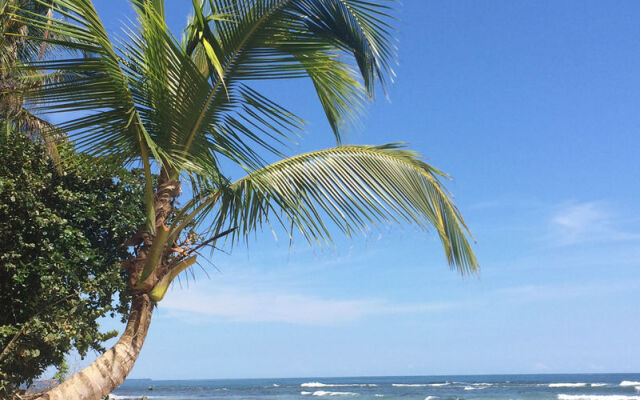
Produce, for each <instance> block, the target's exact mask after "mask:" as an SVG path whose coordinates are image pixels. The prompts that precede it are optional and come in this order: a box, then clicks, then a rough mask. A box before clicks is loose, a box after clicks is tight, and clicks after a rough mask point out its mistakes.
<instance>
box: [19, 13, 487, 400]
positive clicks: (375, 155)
mask: <svg viewBox="0 0 640 400" xmlns="http://www.w3.org/2000/svg"><path fill="white" fill-rule="evenodd" d="M37 1H40V0H37ZM132 3H133V5H134V7H135V9H136V12H137V24H136V26H134V27H132V28H130V29H129V30H128V31H127V32H126V38H125V39H124V40H120V41H118V42H117V43H118V44H114V42H112V41H111V39H110V38H109V36H108V35H107V32H106V30H105V28H104V26H103V25H102V23H101V22H100V19H99V17H98V15H97V13H96V10H95V9H94V7H93V5H92V3H91V0H54V1H53V10H54V12H55V15H54V17H52V18H47V19H42V18H39V17H37V16H34V17H31V16H30V14H29V13H27V12H20V13H15V14H16V15H15V16H14V17H13V18H14V19H15V20H16V21H17V22H20V23H24V24H26V25H28V26H31V27H34V28H40V29H44V28H45V27H46V28H47V29H49V30H50V31H51V32H52V33H55V34H58V37H64V39H56V38H52V37H49V38H45V39H43V40H44V42H46V43H49V44H51V45H54V46H55V48H56V49H65V50H71V52H69V51H64V52H61V53H59V55H58V56H57V57H48V58H46V59H44V60H41V61H34V62H30V63H28V64H26V65H25V66H24V67H23V69H24V70H25V71H32V72H33V73H39V71H56V73H57V74H58V76H59V78H58V79H56V80H51V81H48V82H47V83H46V84H45V85H44V86H43V87H39V88H37V90H26V91H25V93H24V96H25V98H27V99H28V100H29V101H31V103H32V104H33V105H34V111H37V112H54V113H63V112H66V113H67V114H64V115H68V118H67V119H66V120H65V121H64V122H62V123H61V124H60V125H59V127H60V128H61V129H63V130H64V131H65V132H67V133H68V134H69V137H70V138H71V140H73V141H74V143H75V144H76V146H77V147H78V148H79V149H80V150H82V151H85V152H87V153H90V154H92V155H94V156H99V157H101V160H102V162H104V163H108V164H112V165H117V166H122V165H141V166H142V168H143V169H144V171H145V176H146V201H145V204H146V221H145V223H144V224H142V225H141V228H140V230H139V232H138V233H137V234H136V235H135V236H134V237H132V238H131V239H130V240H129V241H127V243H126V245H127V246H131V247H133V250H132V257H131V259H130V260H129V261H127V262H125V263H124V264H123V266H122V267H123V268H124V269H126V271H128V274H129V286H130V289H131V291H132V303H131V311H130V314H129V320H128V323H127V326H126V328H125V331H124V333H123V334H122V336H121V337H120V339H119V340H118V342H117V343H116V344H115V346H114V347H113V348H111V349H110V350H108V351H107V352H106V353H104V354H103V355H102V356H101V357H99V358H98V359H97V360H96V361H95V362H94V363H93V364H91V365H90V366H89V367H87V368H86V369H84V370H83V371H81V372H79V373H78V374H76V375H74V376H73V377H71V378H70V379H68V380H67V381H65V382H64V383H63V384H61V385H59V386H58V387H56V388H55V389H53V390H51V391H50V392H48V393H47V394H46V395H44V396H43V398H47V399H50V400H53V399H72V398H73V399H99V398H102V397H103V396H105V395H106V394H108V393H110V392H111V391H112V390H113V389H114V388H115V387H117V386H118V385H119V384H120V383H122V382H123V380H124V379H125V377H126V376H127V374H128V373H129V371H130V370H131V368H132V367H133V364H134V362H135V360H136V358H137V357H138V355H139V352H140V349H141V347H142V344H143V342H144V339H145V337H146V335H147V330H148V328H149V323H150V322H151V316H152V310H153V307H154V306H155V305H156V304H157V303H158V302H160V301H161V300H162V298H163V296H164V294H165V292H166V290H167V288H168V287H169V285H170V284H171V282H172V281H173V280H174V279H175V277H176V276H177V275H178V274H179V273H180V272H182V271H183V270H185V269H186V268H188V267H190V266H192V265H193V264H194V263H195V262H196V257H197V254H198V251H199V250H200V249H202V248H203V247H204V246H212V245H214V244H215V242H216V241H217V240H219V239H221V238H224V240H226V241H227V243H228V244H233V243H237V242H238V241H241V240H244V239H246V238H247V236H248V235H249V234H250V233H251V232H253V231H255V230H258V229H261V228H262V227H263V226H264V225H271V224H277V225H282V226H283V227H284V229H285V230H286V231H287V232H288V234H289V235H292V234H293V231H297V232H299V234H301V235H302V236H303V237H304V238H306V239H307V240H308V241H309V242H310V243H313V242H319V243H325V242H329V241H331V240H332V238H331V235H330V229H329V225H335V227H337V228H338V230H340V231H342V232H343V233H344V234H346V235H351V234H352V233H354V232H357V231H361V230H363V229H365V228H366V227H367V226H368V225H371V224H377V223H381V222H410V223H414V224H417V225H418V226H420V227H424V228H427V227H429V226H430V227H432V228H434V229H435V231H436V232H437V234H438V236H439V238H440V240H441V242H442V245H443V247H444V251H445V254H446V256H447V259H448V262H449V264H450V266H451V267H453V268H457V269H458V270H459V271H460V272H463V273H464V272H470V271H475V270H476V269H477V261H476V258H475V256H474V254H473V251H472V249H471V247H470V245H469V242H468V240H467V235H469V233H468V230H467V228H466V226H465V225H464V222H463V220H462V217H461V215H460V213H459V212H458V210H457V209H456V207H455V205H454V204H453V202H452V200H451V197H450V195H449V193H448V192H447V190H446V188H445V187H444V186H443V185H442V183H441V179H442V177H446V175H445V174H444V173H442V172H441V171H439V170H437V169H435V168H434V167H432V166H430V165H428V164H426V163H425V162H423V161H421V159H420V156H419V155H418V154H417V153H415V152H412V151H408V150H405V149H403V148H402V147H401V146H400V145H398V144H387V145H381V146H364V145H341V135H342V132H343V130H344V129H345V127H346V126H348V125H349V124H350V123H351V122H352V121H353V120H354V119H355V118H356V117H357V116H358V114H359V110H360V109H361V106H362V105H363V104H364V102H365V101H366V100H367V98H371V97H372V96H373V93H374V89H375V87H376V86H377V85H380V86H382V87H385V86H386V85H387V83H388V80H389V77H390V76H391V74H392V70H391V64H392V62H393V61H394V58H395V48H394V45H393V40H392V35H391V31H392V28H391V26H390V23H391V17H390V13H391V12H392V9H391V5H392V4H391V2H390V1H388V0H368V1H364V0H207V2H204V1H196V0H194V16H193V18H192V19H191V20H190V22H189V23H188V25H187V27H186V29H185V36H184V38H183V39H182V41H181V42H180V41H178V40H176V39H175V38H174V36H172V34H171V32H170V31H169V29H168V28H167V26H166V23H165V18H164V5H163V1H162V0H146V1H143V0H132ZM205 3H206V4H205ZM56 16H57V17H56ZM69 54H71V56H69ZM292 78H308V79H311V81H312V83H313V85H314V87H315V91H316V93H317V95H318V98H319V100H320V103H321V104H322V107H323V108H324V111H325V114H326V116H327V119H328V121H329V123H330V125H331V128H332V130H333V135H334V136H335V139H336V141H337V146H336V147H333V148H329V149H326V150H320V151H315V152H310V153H306V154H301V155H297V156H293V157H289V158H287V157H286V156H285V154H284V152H285V151H286V147H287V143H288V142H290V141H291V140H292V139H293V138H295V136H296V135H298V134H299V133H300V132H301V131H302V129H303V121H302V120H301V119H300V118H299V117H298V116H297V115H295V114H293V113H292V112H290V111H288V110H287V109H285V108H284V107H282V106H281V105H279V104H277V103H276V102H274V101H273V100H271V99H269V98H268V97H267V96H266V95H265V94H263V93H260V92H259V91H258V90H256V88H255V87H252V86H251V83H252V81H255V80H265V79H292ZM274 156H275V157H278V158H279V159H280V161H277V162H275V163H273V164H271V165H265V161H264V158H265V157H274ZM224 166H227V167H229V166H232V167H234V168H236V167H240V168H242V169H243V170H244V171H246V176H244V177H243V178H241V179H239V180H236V181H231V180H230V179H229V178H228V177H227V175H226V174H225V168H223V167H224ZM152 171H158V172H159V179H158V180H157V181H154V180H153V179H152ZM182 183H188V184H189V194H190V196H189V199H188V201H186V203H185V204H184V206H183V207H182V208H180V209H177V208H175V206H174V205H175V201H176V199H177V198H178V197H179V196H180V195H181V193H182V191H181V184H182ZM329 221H330V222H331V223H329Z"/></svg>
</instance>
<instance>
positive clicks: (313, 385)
mask: <svg viewBox="0 0 640 400" xmlns="http://www.w3.org/2000/svg"><path fill="white" fill-rule="evenodd" d="M300 386H301V387H310V388H322V387H375V386H378V385H376V384H375V383H321V382H307V383H303V384H301V385H300Z"/></svg>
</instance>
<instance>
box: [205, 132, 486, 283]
mask: <svg viewBox="0 0 640 400" xmlns="http://www.w3.org/2000/svg"><path fill="white" fill-rule="evenodd" d="M442 176H444V174H443V173H441V172H440V171H438V170H437V169H435V168H433V167H431V166H430V165H428V164H426V163H424V162H423V161H421V160H420V159H419V157H418V155H417V154H416V153H414V152H411V151H407V150H402V149H400V148H399V146H398V145H394V144H390V145H384V146H376V147H374V146H340V147H335V148H331V149H327V150H321V151H317V152H311V153H306V154H302V155H299V156H295V157H292V158H289V159H285V160H282V161H279V162H277V163H275V164H272V165H270V166H268V167H265V168H263V169H260V170H258V171H256V172H254V173H252V174H250V175H248V176H247V177H245V178H243V179H241V180H239V181H237V182H235V183H233V184H232V185H230V186H229V187H227V188H225V189H223V190H221V191H220V192H217V194H215V195H212V196H211V197H209V199H208V200H205V201H204V202H203V203H202V204H201V210H200V217H199V218H200V221H201V222H205V221H210V220H209V219H208V218H206V216H207V215H208V214H213V215H214V216H215V217H214V218H213V219H212V221H214V226H213V227H212V228H213V230H214V231H216V232H219V231H222V230H225V229H228V228H230V227H231V228H233V227H235V228H236V230H235V231H234V233H233V235H234V238H235V239H239V238H244V237H246V235H248V234H249V233H250V232H252V231H254V230H256V229H259V228H261V227H262V225H263V224H265V223H268V222H269V221H271V220H275V221H279V222H280V223H282V224H283V226H284V227H285V228H288V227H289V226H294V227H296V228H297V229H298V230H299V231H300V232H301V233H302V234H303V235H304V236H305V237H306V238H307V239H308V240H309V241H327V240H329V241H330V240H331V235H330V228H329V227H328V225H327V224H326V223H325V221H331V222H332V223H333V225H335V226H337V227H338V228H339V229H340V230H341V231H342V232H343V233H345V234H346V235H351V234H352V233H353V232H355V231H364V230H366V229H367V227H368V226H369V225H371V224H374V225H375V224H377V223H379V222H390V221H392V222H399V221H405V222H410V223H414V224H416V225H418V226H420V227H422V228H427V227H429V226H432V227H434V228H435V230H436V231H437V233H438V236H439V238H440V240H441V242H442V245H443V247H444V250H445V253H446V255H447V259H448V261H449V263H450V265H452V266H455V267H456V268H458V269H459V270H460V271H461V272H469V271H475V270H476V269H477V261H476V259H475V256H474V255H473V252H472V250H471V247H470V245H469V242H468V239H467V235H468V231H467V228H466V226H465V224H464V222H463V220H462V217H461V215H460V213H459V212H458V210H457V209H456V207H455V205H454V204H453V202H452V200H451V198H450V196H449V195H448V193H447V192H446V189H444V187H443V186H442V184H441V183H440V181H439V178H441V177H442ZM217 196H219V199H218V197H217ZM214 200H215V201H214Z"/></svg>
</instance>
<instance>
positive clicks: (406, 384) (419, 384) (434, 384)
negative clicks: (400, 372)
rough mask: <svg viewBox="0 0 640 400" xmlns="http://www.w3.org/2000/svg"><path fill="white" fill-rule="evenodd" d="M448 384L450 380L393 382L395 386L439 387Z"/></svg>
mask: <svg viewBox="0 0 640 400" xmlns="http://www.w3.org/2000/svg"><path fill="white" fill-rule="evenodd" d="M448 384H449V382H447V383H392V384H391V386H395V387H427V386H432V387H438V386H447V385H448Z"/></svg>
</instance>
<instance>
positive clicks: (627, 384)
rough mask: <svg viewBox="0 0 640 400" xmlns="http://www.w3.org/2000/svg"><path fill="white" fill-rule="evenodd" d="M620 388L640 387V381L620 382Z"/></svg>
mask: <svg viewBox="0 0 640 400" xmlns="http://www.w3.org/2000/svg"><path fill="white" fill-rule="evenodd" d="M620 386H640V382H638V381H622V382H620Z"/></svg>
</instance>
